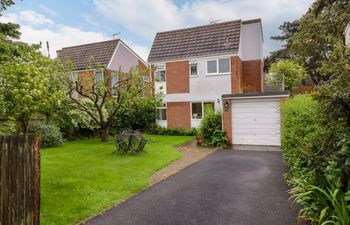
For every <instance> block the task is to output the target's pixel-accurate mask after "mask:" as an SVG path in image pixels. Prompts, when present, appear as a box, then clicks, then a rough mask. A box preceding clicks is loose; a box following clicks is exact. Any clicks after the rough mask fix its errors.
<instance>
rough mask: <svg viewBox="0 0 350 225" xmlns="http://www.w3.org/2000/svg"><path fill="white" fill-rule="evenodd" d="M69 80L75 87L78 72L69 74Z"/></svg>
mask: <svg viewBox="0 0 350 225" xmlns="http://www.w3.org/2000/svg"><path fill="white" fill-rule="evenodd" d="M73 76H74V77H75V79H73ZM70 78H71V80H72V82H73V83H74V85H75V83H76V82H77V81H78V72H77V71H72V72H70Z"/></svg>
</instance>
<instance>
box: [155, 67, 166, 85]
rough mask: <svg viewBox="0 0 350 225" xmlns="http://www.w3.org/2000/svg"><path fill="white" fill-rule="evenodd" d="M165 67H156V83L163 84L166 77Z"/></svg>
mask: <svg viewBox="0 0 350 225" xmlns="http://www.w3.org/2000/svg"><path fill="white" fill-rule="evenodd" d="M165 76H166V75H165V65H159V66H157V69H156V81H158V82H165V81H166V77H165Z"/></svg>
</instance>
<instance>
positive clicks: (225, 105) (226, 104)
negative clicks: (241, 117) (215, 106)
mask: <svg viewBox="0 0 350 225" xmlns="http://www.w3.org/2000/svg"><path fill="white" fill-rule="evenodd" d="M229 106H230V103H229V102H228V101H225V104H224V109H225V111H226V112H227V111H229Z"/></svg>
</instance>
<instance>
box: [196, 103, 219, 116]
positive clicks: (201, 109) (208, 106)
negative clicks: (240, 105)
mask: <svg viewBox="0 0 350 225" xmlns="http://www.w3.org/2000/svg"><path fill="white" fill-rule="evenodd" d="M191 108H192V112H191V114H192V119H203V116H205V115H208V114H209V113H212V112H214V110H215V105H214V102H192V104H191Z"/></svg>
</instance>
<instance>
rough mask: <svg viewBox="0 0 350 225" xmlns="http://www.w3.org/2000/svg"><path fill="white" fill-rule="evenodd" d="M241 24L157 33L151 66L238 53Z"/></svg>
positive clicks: (150, 59) (224, 23)
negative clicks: (190, 58) (154, 63)
mask: <svg viewBox="0 0 350 225" xmlns="http://www.w3.org/2000/svg"><path fill="white" fill-rule="evenodd" d="M241 24H242V21H241V20H234V21H228V22H223V23H215V24H209V25H204V26H199V27H192V28H185V29H180V30H173V31H166V32H159V33H157V35H156V37H155V39H154V42H153V45H152V48H151V51H150V54H149V57H148V61H149V62H159V61H167V60H176V59H183V58H189V57H197V56H203V55H213V54H225V53H227V54H231V53H232V54H234V53H237V52H238V48H239V41H240V40H239V39H240V32H241Z"/></svg>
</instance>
